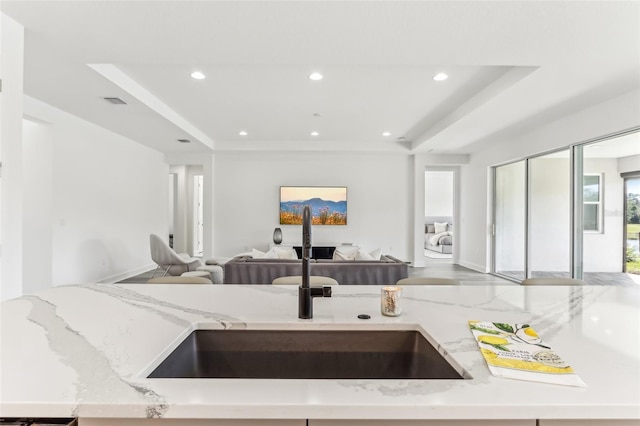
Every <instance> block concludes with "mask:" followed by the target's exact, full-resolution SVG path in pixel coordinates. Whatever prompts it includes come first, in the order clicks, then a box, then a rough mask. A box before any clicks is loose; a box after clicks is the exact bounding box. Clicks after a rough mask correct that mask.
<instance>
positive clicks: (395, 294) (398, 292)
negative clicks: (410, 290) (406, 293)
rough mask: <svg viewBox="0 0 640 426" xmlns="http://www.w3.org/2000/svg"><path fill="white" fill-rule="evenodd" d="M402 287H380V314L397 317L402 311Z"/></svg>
mask: <svg viewBox="0 0 640 426" xmlns="http://www.w3.org/2000/svg"><path fill="white" fill-rule="evenodd" d="M401 296H402V287H398V286H390V287H382V294H381V295H380V310H381V312H382V315H386V316H388V317H397V316H398V315H400V314H401V313H402V304H401Z"/></svg>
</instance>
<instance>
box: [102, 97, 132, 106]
mask: <svg viewBox="0 0 640 426" xmlns="http://www.w3.org/2000/svg"><path fill="white" fill-rule="evenodd" d="M104 100H105V101H107V102H111V103H112V104H114V105H126V104H127V103H126V102H125V101H123V100H122V99H120V98H104Z"/></svg>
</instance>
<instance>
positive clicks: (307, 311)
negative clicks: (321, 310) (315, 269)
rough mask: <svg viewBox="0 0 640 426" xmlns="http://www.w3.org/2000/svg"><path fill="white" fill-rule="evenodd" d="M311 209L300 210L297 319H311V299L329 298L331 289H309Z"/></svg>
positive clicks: (306, 207) (307, 207)
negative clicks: (300, 277) (300, 256)
mask: <svg viewBox="0 0 640 426" xmlns="http://www.w3.org/2000/svg"><path fill="white" fill-rule="evenodd" d="M310 258H311V207H309V206H304V208H303V210H302V285H300V287H298V318H302V319H309V318H313V298H314V297H331V287H329V286H326V287H311V286H310V285H309V281H310V278H311V269H310V265H309V260H310Z"/></svg>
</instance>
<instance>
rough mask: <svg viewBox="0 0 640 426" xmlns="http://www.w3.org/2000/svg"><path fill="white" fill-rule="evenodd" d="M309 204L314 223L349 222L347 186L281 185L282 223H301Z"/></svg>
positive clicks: (335, 223)
mask: <svg viewBox="0 0 640 426" xmlns="http://www.w3.org/2000/svg"><path fill="white" fill-rule="evenodd" d="M307 205H308V206H310V207H311V220H312V224H313V225H346V224H347V187H346V186H281V187H280V224H281V225H301V224H302V209H303V208H304V206H307Z"/></svg>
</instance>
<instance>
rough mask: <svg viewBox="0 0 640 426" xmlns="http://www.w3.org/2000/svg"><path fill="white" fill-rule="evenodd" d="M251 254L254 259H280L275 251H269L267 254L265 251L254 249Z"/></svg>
mask: <svg viewBox="0 0 640 426" xmlns="http://www.w3.org/2000/svg"><path fill="white" fill-rule="evenodd" d="M251 253H252V256H253V258H254V259H277V258H278V254H277V253H276V252H275V251H273V250H269V251H268V252H266V253H265V252H263V251H260V250H256V249H253V250H251Z"/></svg>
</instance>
